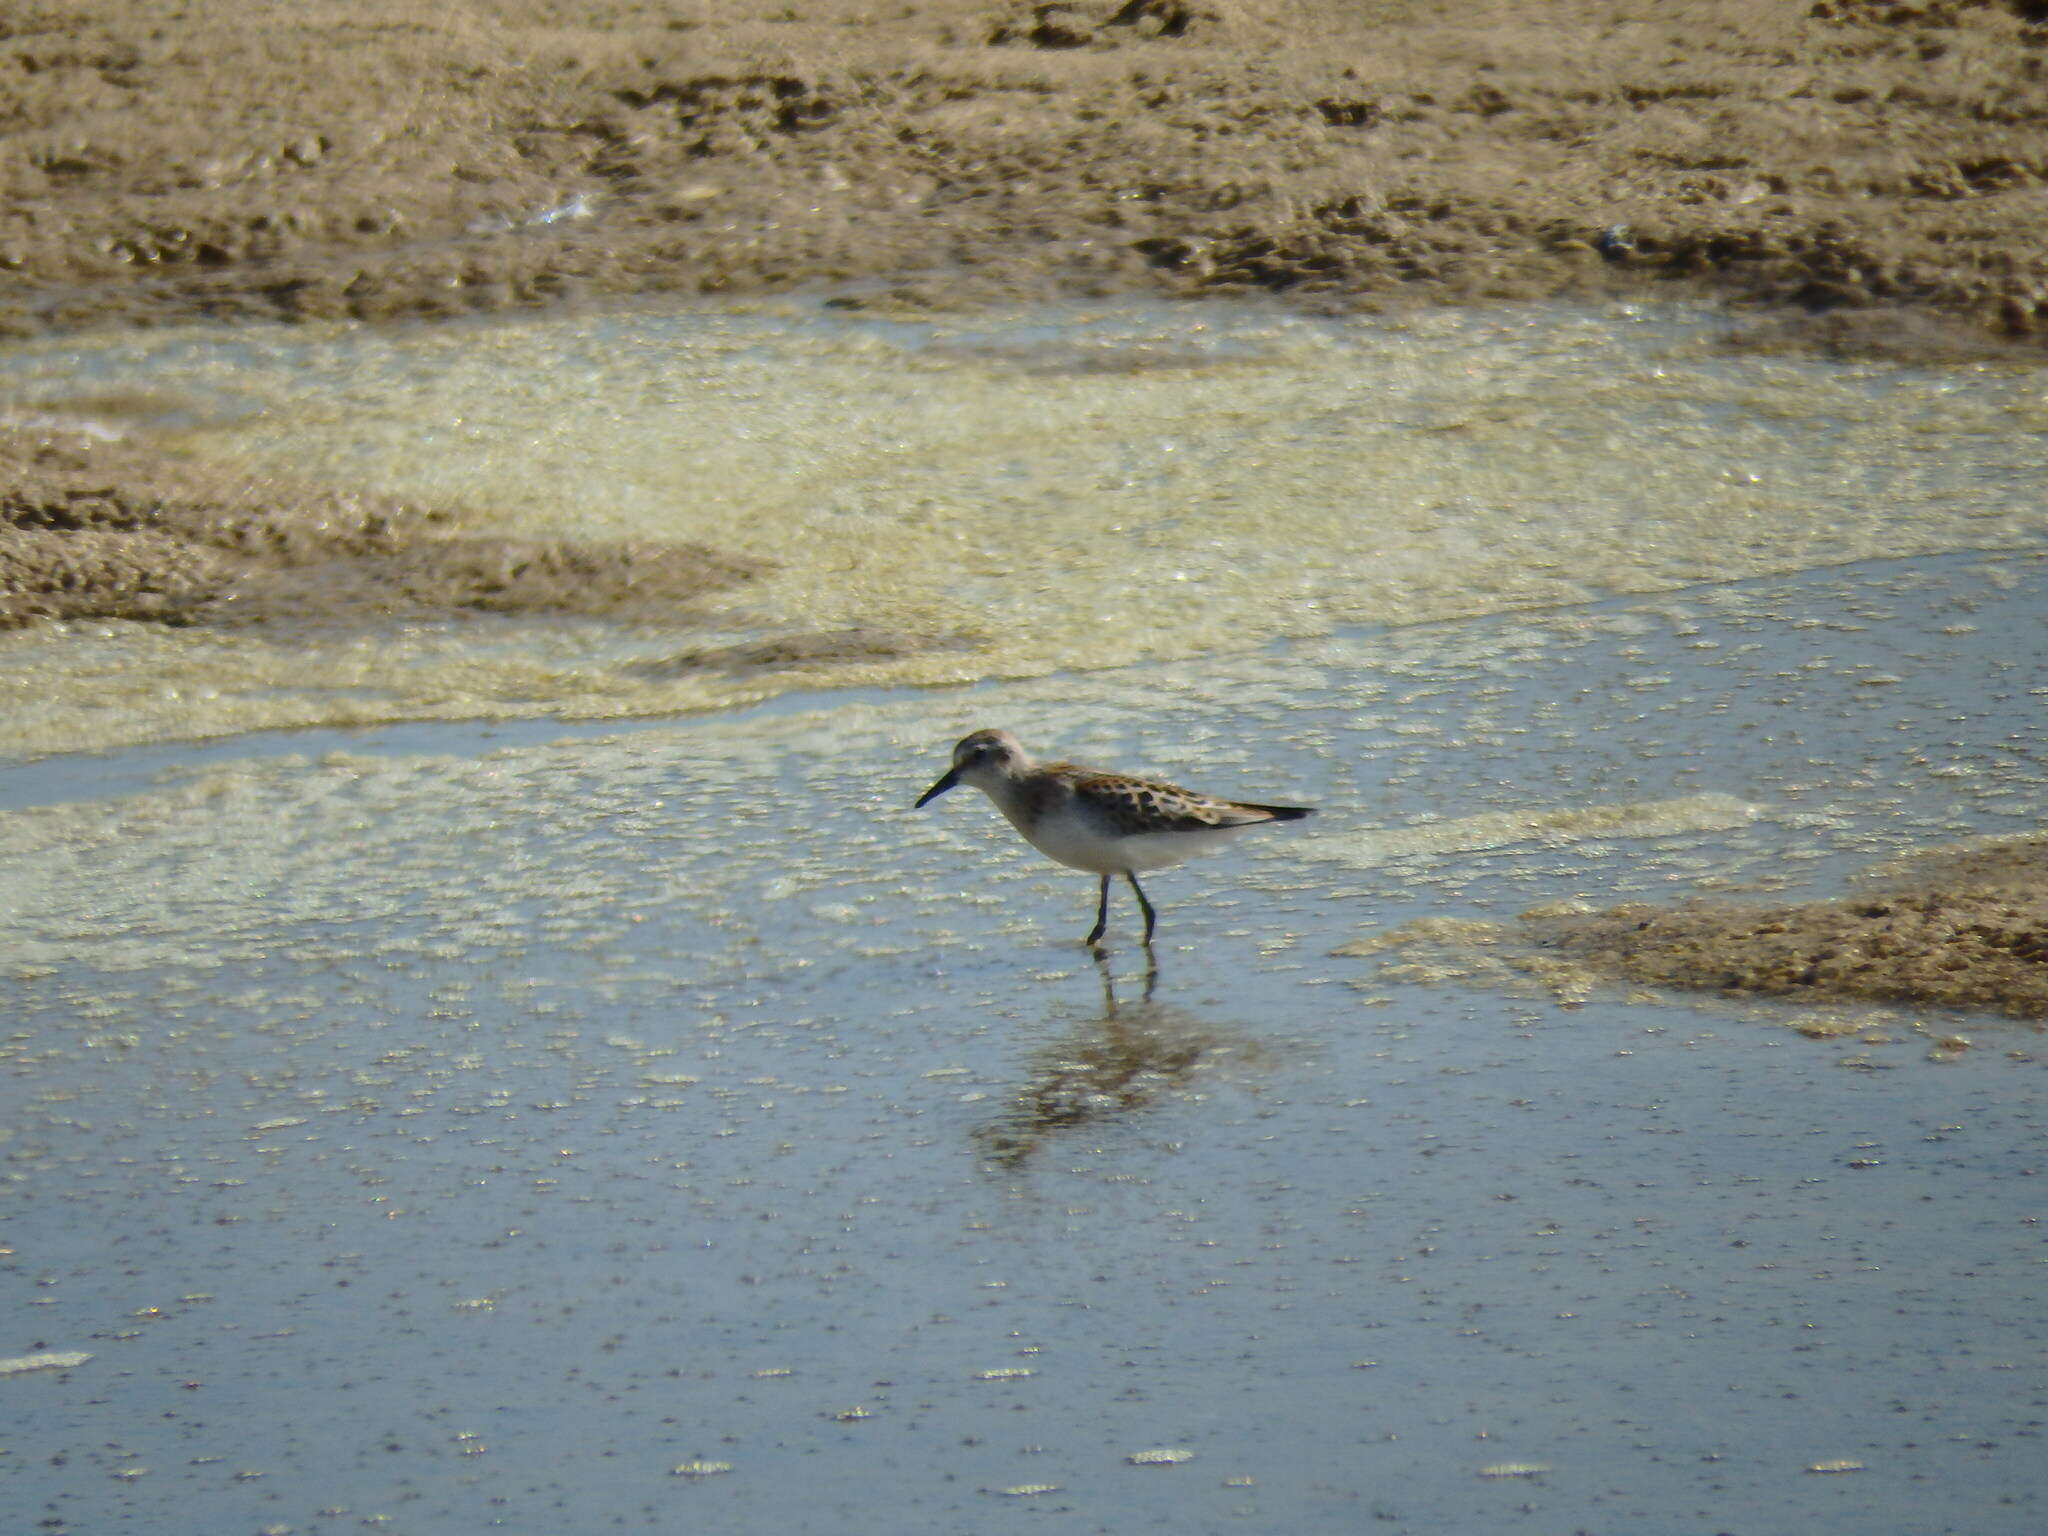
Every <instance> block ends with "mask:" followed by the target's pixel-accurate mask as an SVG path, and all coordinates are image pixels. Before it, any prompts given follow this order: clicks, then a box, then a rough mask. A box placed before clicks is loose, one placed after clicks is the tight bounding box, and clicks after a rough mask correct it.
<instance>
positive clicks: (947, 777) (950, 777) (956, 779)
mask: <svg viewBox="0 0 2048 1536" xmlns="http://www.w3.org/2000/svg"><path fill="white" fill-rule="evenodd" d="M959 783H960V770H959V769H958V768H948V769H947V770H946V771H945V772H944V773H942V774H940V775H939V782H938V783H936V784H934V785H933V786H932V787H931V788H930V789H928V790H926V791H925V792H924V793H923V794H921V795H919V796H918V797H917V804H916V805H913V806H912V807H911V809H912V810H913V811H917V810H922V809H923V808H924V807H925V805H926V803H927V802H929V801H932V800H936V799H938V798H939V796H941V795H943V794H944V793H945V792H946V791H947V790H949V789H953V788H955V787H957V786H958V785H959Z"/></svg>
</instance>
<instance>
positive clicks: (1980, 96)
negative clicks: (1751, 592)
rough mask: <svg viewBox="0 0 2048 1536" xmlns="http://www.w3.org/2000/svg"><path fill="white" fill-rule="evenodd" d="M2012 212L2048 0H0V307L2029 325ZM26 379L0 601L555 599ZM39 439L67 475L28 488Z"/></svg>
mask: <svg viewBox="0 0 2048 1536" xmlns="http://www.w3.org/2000/svg"><path fill="white" fill-rule="evenodd" d="M2044 228H2048V4H2043V3H2041V0H2000V3H1978V4H1965V3H1933V4H1927V5H1911V4H1890V3H1883V4H1880V3H1868V0H1822V3H1819V4H1815V5H1812V6H1811V7H1805V6H1800V5H1787V4H1781V3H1778V0H1722V3H1718V4H1714V3H1707V4H1689V5H1685V6H1656V5H1652V6H1645V5H1629V4H1626V3H1623V0H1562V3H1551V0H1543V3H1535V0H1525V3H1522V4H1488V3H1481V4H1475V5H1469V6H1465V7H1461V8H1449V9H1446V8H1444V7H1441V6H1437V5H1416V4H1404V3H1390V4H1374V5H1366V4H1357V3H1350V0H1189V3H1183V0H1128V3H1123V0H1072V3H1049V4H1037V5H1026V4H1020V3H1016V0H927V3H920V4H914V5H908V4H906V5H900V6H893V5H892V6H886V7H885V6H876V5H870V4H867V3H865V0H813V3H806V4H801V5H793V6H789V7H784V8H780V9H775V8H772V7H769V6H766V5H763V4H760V3H758V0H673V3H667V4H650V3H643V0H582V3H575V0H524V3H521V0H506V3H502V4H490V5H480V4H448V5H441V6H432V7H428V6H422V5H419V4H417V3H414V0H351V3H349V4H345V5H344V4H330V3H313V4H298V5H289V6H287V5H250V4H248V3H245V0H191V3H189V4H185V5H182V6H180V7H177V8H176V9H175V10H173V11H171V12H170V13H169V14H166V10H165V8H164V7H163V6H161V5H158V4H156V3H154V0H61V3H55V0H46V3H40V4H39V3H33V0H31V3H28V4H24V5H20V6H16V7H13V8H11V9H10V10H9V12H8V14H7V15H6V16H5V18H4V19H0V335H4V334H6V333H8V332H12V333H13V334H16V335H33V334H38V333H47V332H50V331H53V330H55V331H62V330H67V329H78V328H85V327H95V326H105V325H109V324H124V323H134V324H162V323H168V322H174V321H181V320H190V319H194V318H200V317H226V318H244V317H261V318H272V319H278V318H282V319H291V318H299V317H321V318H343V317H346V318H355V319H363V320H380V319H396V318H404V317H416V316H435V315H454V314H463V313H471V312H478V311H490V310H497V309H504V308H507V307H514V306H535V305H545V304H550V303H558V302H564V301H567V300H571V299H574V298H577V297H579V296H581V297H596V298H602V297H604V296H607V295H620V294H628V293H640V292H661V291H668V292H677V293H692V294H694V293H712V294H724V295H743V294H748V293H765V292H773V291H778V290H789V289H796V288H811V289H814V290H815V289H819V288H830V289H832V290H833V291H834V292H835V293H836V294H837V295H838V298H837V302H841V303H846V304H854V305H860V304H873V305H881V306H884V307H889V308H898V309H900V308H902V307H905V306H909V307H931V306H938V307H960V306H972V305H974V304H976V303H978V302H983V301H987V300H992V299H1016V298H1028V297H1044V296H1052V295H1074V294H1103V293H1165V294H1178V295H1200V294H1213V295H1226V294H1244V293H1253V294H1260V295H1284V296H1287V297H1289V298H1291V299H1294V300H1296V301H1302V302H1308V303H1312V304H1315V305H1317V306H1320V307H1328V308H1338V309H1342V308H1346V307H1372V306H1380V305H1386V304H1390V303H1394V302H1399V301H1404V300H1410V301H1414V300H1449V301H1459V302H1463V301H1484V300H1487V299H1492V298H1528V297H1537V296H1543V295H1552V294H1560V293H1579V294H1588V293H1605V292H1617V291H1620V292H1627V291H1648V292H1661V293H1677V292H1679V291H1681V290H1683V291H1687V292H1699V291H1706V292H1709V293H1716V294H1720V295H1725V296H1728V297H1731V298H1735V299H1740V300H1744V301H1750V302H1753V303H1754V304H1756V305H1757V306H1758V308H1757V311H1756V317H1755V319H1754V321H1753V322H1752V323H1751V327H1750V335H1751V337H1752V339H1753V340H1754V341H1755V342H1756V343H1758V344H1765V345H1778V344H1785V345H1797V346H1803V345H1808V344H1813V343H1816V342H1819V343H1822V344H1830V345H1835V344H1846V345H1849V346H1852V347H1856V348H1864V349H1868V348H1873V347H1874V348H1878V349H1881V350H1887V351H1892V352H1901V351H1903V352H1906V353H1908V354H1931V355H1936V356H1944V355H1952V354H1954V353H1956V352H1958V351H1962V352H1966V353H1967V352H1975V351H1981V350H1984V349H1987V348H1988V349H1992V350H1998V349H2011V350H2014V351H2017V352H2019V353H2021V354H2022V355H2032V354H2034V353H2035V352H2036V350H2037V349H2038V346H2039V344H2040V341H2041V338H2042V337H2043V336H2044V335H2048V241H2044V240H2043V238H2042V234H2041V232H2042V230H2043V229H2044ZM115 414H116V415H118V414H119V412H118V411H116V412H115ZM15 425H17V426H19V425H22V424H21V423H16V424H15ZM29 425H30V427H31V438H29V439H24V438H20V437H17V438H16V439H15V440H13V443H12V446H11V447H9V448H8V449H7V451H6V452H5V453H4V454H0V477H4V480H5V483H4V484H0V626H5V625H8V624H13V623H22V622H28V621H31V620H34V619H37V618H44V617H73V618H84V617H102V616H106V617H123V618H156V619H166V620H172V621H179V622H189V621H192V620H194V619H201V620H204V619H207V618H219V617H239V616H242V615H246V614H253V613H263V612H268V611H272V610H273V609H274V608H275V607H276V605H277V603H278V602H280V601H285V598H284V597H283V596H282V595H281V594H283V593H284V592H286V591H287V589H288V590H290V591H294V592H296V594H297V596H298V598H299V599H300V600H304V599H307V598H309V597H310V598H321V599H323V600H324V597H325V596H326V595H328V594H330V593H333V592H336V591H339V590H341V589H340V588H337V587H334V586H333V585H331V584H330V583H329V581H328V580H327V575H326V572H327V570H328V568H329V567H328V561H329V557H330V556H332V557H334V558H344V559H346V560H347V561H349V562H350V567H349V568H350V570H351V571H352V572H353V573H355V574H354V575H352V576H351V578H350V581H349V582H348V583H345V584H344V585H345V586H347V587H348V588H349V589H350V590H355V589H357V588H360V587H362V585H363V582H365V581H367V582H369V583H371V584H373V585H374V584H375V583H377V582H378V581H380V580H387V579H388V581H387V584H388V583H389V582H396V583H397V584H398V585H400V586H403V587H405V588H406V589H407V591H408V592H409V593H410V596H409V597H408V598H407V604H411V605H417V604H418V603H424V604H425V605H426V606H428V607H432V606H434V605H435V604H436V603H437V602H438V603H441V604H442V605H444V606H459V607H474V606H479V605H482V606H497V607H506V608H537V609H541V610H548V609H553V608H558V607H560V606H561V602H562V588H563V583H562V582H560V581H557V580H555V579H554V576H553V575H551V574H550V573H551V571H552V569H553V566H554V565H558V564H560V562H561V559H562V558H563V557H562V555H561V552H560V551H541V550H525V549H516V550H509V551H506V550H494V551H480V550H476V549H471V550H469V551H467V552H466V554H465V556H464V558H465V559H466V560H467V561H468V562H469V564H470V565H471V566H475V567H477V568H476V569H475V570H467V569H465V570H461V571H451V570H446V569H443V570H437V571H427V570H425V569H423V568H422V563H421V560H420V559H418V558H399V557H398V556H397V550H396V542H394V540H396V541H397V542H403V539H402V537H401V536H400V530H402V529H403V528H404V527H405V526H409V522H410V521H411V520H409V519H408V517H406V516H398V517H396V518H395V520H394V519H393V518H392V517H389V516H387V517H385V519H384V521H382V522H380V523H379V524H378V525H377V531H376V539H380V540H382V541H383V544H384V545H389V546H390V547H388V548H387V547H381V546H380V548H378V549H376V550H370V549H368V548H367V547H365V548H355V547H352V546H351V547H349V548H345V549H344V548H339V547H337V548H333V549H330V548H328V547H327V546H330V545H334V544H335V543H336V540H337V538H339V539H340V541H341V543H343V544H347V543H349V541H350V539H351V538H352V537H353V536H352V535H349V534H347V531H346V529H345V528H344V529H343V530H342V532H341V533H340V534H337V532H336V527H335V525H333V524H331V523H330V521H329V517H330V513H331V511H332V508H330V507H329V506H328V504H327V502H328V499H329V498H328V497H327V495H326V493H325V492H322V491H319V490H307V489H305V488H292V487H285V486H281V485H273V486H269V487H267V488H265V489H263V490H262V491H261V492H255V491H251V490H249V489H248V488H246V487H245V488H242V489H240V490H236V491H234V492H233V493H232V494H230V495H229V496H228V501H227V502H221V501H220V500H219V497H218V496H216V495H215V494H214V492H213V491H203V490H202V491H195V487H194V486H193V484H192V483H191V478H192V477H191V476H190V475H189V474H188V473H187V472H186V470H185V469H184V468H183V467H181V466H179V465H178V464H176V463H173V462H163V461H152V460H151V456H150V455H149V454H147V453H146V452H144V451H142V450H140V449H136V450H134V451H125V450H123V451H115V450H113V449H110V448H106V447H103V446H100V445H96V444H93V443H90V442H86V441H82V440H79V439H76V438H71V437H67V436H64V435H63V434H59V435H58V436H56V437H52V436H50V435H49V433H47V432H44V431H42V426H41V424H34V423H31V424H29ZM37 432H41V433H42V435H41V437H40V438H35V437H34V433H37ZM31 439H32V440H31ZM59 465H61V466H68V467H66V468H63V469H62V471H61V475H60V478H62V477H63V476H69V477H71V478H74V479H75V478H77V477H78V476H80V475H83V476H84V477H85V479H86V480H95V479H97V480H98V481H103V482H104V483H105V485H104V487H86V488H85V489H84V490H80V489H79V487H76V486H73V487H71V488H70V489H68V490H65V489H63V488H62V487H60V488H59V490H60V492H61V494H59V495H58V496H57V499H56V500H55V501H53V500H52V499H51V495H50V489H51V487H50V484H49V483H48V482H49V480H50V473H51V472H52V470H53V466H59ZM109 477H111V478H109ZM105 487H111V489H108V490H107V492H106V494H105V495H103V496H102V495H99V490H100V489H104V488H105ZM80 495H83V496H85V498H86V499H85V501H84V502H75V498H76V497H77V496H80ZM195 495H196V496H197V498H198V499H197V500H196V501H195V499H194V498H195ZM210 496H212V497H213V498H214V499H213V500H211V501H209V500H208V498H209V497H210ZM67 497H69V498H73V499H72V500H67V499H66V498H67ZM95 498H96V499H95ZM74 503H75V504H74ZM229 503H233V504H234V505H239V506H241V507H242V510H243V512H244V513H245V514H246V516H245V518H244V520H243V525H242V526H240V527H238V528H230V527H229V526H228V523H229V522H230V521H232V519H231V518H230V517H229V515H228V505H229ZM163 507H170V508H173V509H174V510H175V509H178V508H183V509H184V511H185V512H187V513H191V514H192V515H190V516H183V515H176V516H174V515H167V514H165V515H160V509H161V508H163ZM151 509H158V510H151ZM443 516H444V520H445V514H443ZM195 518H196V520H197V522H196V523H195ZM344 521H345V522H346V519H345V520H344ZM199 523H203V524H204V525H205V528H204V529H203V530H200V531H195V529H196V528H197V524H199ZM294 527H296V528H299V529H300V530H301V533H299V534H293V533H290V532H289V530H290V529H292V528H294ZM355 542H356V543H360V542H361V541H360V540H356V541H355ZM373 542H375V540H373ZM314 546H319V547H318V548H315V547H314ZM629 553H632V552H629ZM648 554H649V552H648V551H639V552H637V554H635V558H636V559H637V561H638V564H639V565H640V567H641V568H642V569H647V568H649V563H648V560H647V558H646V557H647V555H648ZM316 557H317V558H316ZM371 557H374V558H371ZM661 558H662V561H664V562H666V563H667V565H668V566H671V567H673V568H674V572H673V573H672V574H673V575H674V579H673V580H668V579H666V578H665V584H664V583H656V585H657V586H660V587H661V590H660V591H653V590H652V589H651V588H648V587H646V586H645V585H644V584H643V585H639V586H638V588H637V590H636V591H635V592H633V593H628V594H625V595H627V596H641V595H652V596H655V597H657V598H658V597H661V596H664V595H673V593H672V591H671V589H673V592H687V591H688V590H692V589H697V588H700V587H701V586H702V584H703V582H704V581H706V580H714V581H719V580H725V579H728V578H732V577H737V576H738V575H739V574H740V573H738V572H722V571H716V570H713V569H712V568H713V567H716V566H717V565H718V561H717V557H716V556H713V555H709V554H708V553H706V552H702V551H692V550H684V551H667V552H664V553H663V555H662V557H661ZM366 560H369V562H370V563H369V564H368V565H366V564H365V563H364V562H365V561H366ZM706 562H709V563H708V564H707V563H706ZM308 564H314V565H318V566H320V567H321V569H322V574H321V575H320V576H318V577H317V578H316V579H314V580H312V581H310V582H309V581H307V580H305V579H303V578H299V577H295V578H291V579H288V580H285V581H282V582H280V581H277V580H272V579H270V578H269V577H266V576H265V575H264V574H263V570H262V568H263V567H266V566H267V567H272V568H281V567H283V566H287V565H289V566H291V567H293V568H294V569H300V568H303V567H305V566H307V565H308ZM443 564H445V562H443ZM570 564H571V565H572V566H575V568H574V569H568V570H565V571H564V572H563V573H562V574H563V575H564V576H565V577H566V579H567V580H568V582H569V583H570V584H571V585H574V584H576V583H579V582H581V581H583V580H584V578H585V577H586V576H587V575H588V574H589V573H588V572H586V571H585V570H584V569H583V568H582V566H580V565H576V563H575V562H574V561H571V562H570ZM373 566H374V569H372V567H373ZM365 572H368V574H367V575H365V574H364V573H365ZM272 574H273V575H274V574H275V570H273V572H272ZM252 583H253V584H254V586H256V587H265V586H267V587H268V588H269V589H270V590H271V591H272V594H273V596H272V598H271V599H270V600H268V601H261V600H256V594H254V593H253V589H252ZM627 584H628V585H635V583H632V582H629V583H627ZM601 585H602V583H601ZM610 585H612V586H616V585H618V583H617V582H612V583H610ZM226 599H234V601H225V600H226ZM579 601H580V600H579ZM605 601H606V602H609V601H611V598H610V597H609V596H607V597H606V598H605ZM323 605H324V603H316V604H315V606H323ZM378 605H379V603H378V601H377V600H374V599H373V600H372V601H371V602H370V603H369V604H368V606H369V607H370V608H372V609H375V608H377V607H378ZM346 606H351V607H361V606H363V605H362V604H360V603H356V602H354V600H353V599H351V600H350V602H349V603H348V604H346ZM401 606H405V605H401ZM571 606H574V605H573V604H572V605H571Z"/></svg>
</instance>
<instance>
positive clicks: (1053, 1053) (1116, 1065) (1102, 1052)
mask: <svg viewBox="0 0 2048 1536" xmlns="http://www.w3.org/2000/svg"><path fill="white" fill-rule="evenodd" d="M1095 966H1096V970H1097V971H1098V972H1099V973H1100V974H1101V977H1102V1013H1101V1016H1100V1017H1099V1018H1095V1019H1090V1020H1088V1021H1087V1022H1085V1023H1080V1024H1077V1025H1075V1026H1074V1027H1073V1028H1072V1029H1070V1030H1069V1031H1068V1032H1067V1033H1066V1034H1065V1035H1064V1036H1063V1037H1062V1038H1061V1039H1059V1040H1057V1041H1055V1042H1053V1043H1052V1044H1051V1045H1049V1046H1047V1047H1046V1048H1045V1049H1044V1050H1042V1051H1041V1052H1039V1053H1038V1055H1037V1056H1036V1057H1035V1059H1034V1060H1033V1062H1032V1065H1031V1070H1030V1073H1029V1075H1028V1076H1027V1078H1026V1079H1025V1081H1024V1082H1023V1083H1022V1084H1021V1085H1020V1086H1019V1087H1018V1089H1017V1092H1016V1095H1015V1097H1014V1098H1013V1099H1012V1101H1011V1103H1010V1106H1009V1108H1008V1109H1007V1110H1006V1111H1005V1112H1004V1113H1003V1115H1002V1116H1001V1117H1000V1118H999V1119H997V1120H996V1121H994V1122H993V1123H991V1124H989V1125H986V1126H984V1127H982V1128H981V1129H980V1130H979V1131H977V1132H976V1133H975V1134H976V1139H977V1140H979V1141H980V1142H981V1145H982V1149H983V1151H984V1152H985V1153H986V1154H987V1156H988V1157H989V1159H990V1160H991V1161H993V1162H998V1163H1007V1164H1017V1163H1022V1162H1024V1161H1025V1160H1026V1159H1027V1158H1029V1157H1030V1156H1031V1154H1032V1153H1033V1152H1035V1151H1036V1150H1037V1149H1038V1147H1039V1146H1040V1144H1041V1143H1043V1142H1044V1141H1046V1140H1047V1139H1048V1138H1050V1137H1053V1136H1055V1135H1057V1134H1059V1133H1060V1132H1063V1131H1069V1130H1072V1129H1074V1128H1075V1127H1077V1126H1086V1125H1090V1124H1093V1123H1095V1122H1098V1121H1103V1120H1109V1119H1113V1118H1115V1117H1117V1116H1120V1115H1125V1114H1129V1113H1131V1112H1132V1111H1135V1110H1140V1109H1143V1108H1145V1107H1146V1106H1147V1105H1149V1104H1151V1103H1152V1102H1153V1101H1154V1100H1156V1099H1158V1098H1160V1097H1161V1096H1163V1095H1166V1094H1170V1093H1176V1092H1180V1091H1182V1090H1184V1089H1185V1088H1186V1087H1187V1085H1188V1083H1189V1081H1190V1080H1191V1079H1192V1078H1193V1077H1194V1076H1195V1074H1196V1073H1197V1072H1200V1071H1206V1070H1208V1069H1210V1068H1212V1067H1214V1066H1216V1065H1217V1064H1218V1063H1219V1062H1220V1060H1221V1059H1222V1058H1225V1057H1241V1056H1242V1053H1243V1050H1244V1044H1243V1042H1242V1041H1241V1040H1239V1039H1238V1038H1236V1037H1235V1036H1234V1032H1232V1031H1229V1030H1219V1029H1217V1028H1216V1027H1214V1026H1213V1025H1209V1024H1205V1023H1203V1021H1201V1020H1200V1019H1198V1018H1196V1017H1195V1016H1194V1015H1193V1014H1190V1013H1187V1012H1184V1011H1183V1010H1181V1009H1178V1008H1174V1007H1171V1006H1170V1005H1168V1004H1165V1003H1161V1002H1157V1001H1155V1000H1154V998H1153V994H1154V992H1156V991H1157V989H1158V986H1159V966H1158V962H1157V961H1156V960H1151V961H1150V962H1149V963H1148V964H1147V966H1146V968H1145V971H1144V981H1143V991H1142V994H1141V995H1140V996H1139V997H1138V998H1137V999H1135V1000H1132V999H1130V998H1129V997H1128V995H1126V997H1125V998H1123V999H1119V997H1118V995H1117V990H1118V984H1117V979H1116V977H1115V975H1114V974H1113V973H1112V972H1111V970H1110V964H1109V959H1108V957H1107V956H1106V955H1104V954H1103V953H1102V952H1101V951H1100V950H1098V951H1097V952H1096V954H1095ZM1129 990H1130V983H1129V981H1128V980H1127V981H1126V983H1125V991H1126V994H1128V992H1129Z"/></svg>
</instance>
